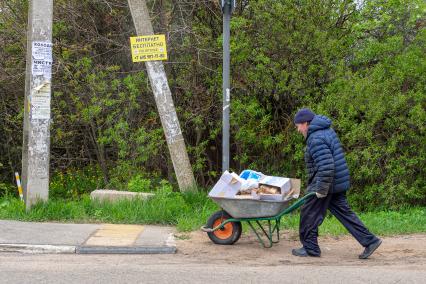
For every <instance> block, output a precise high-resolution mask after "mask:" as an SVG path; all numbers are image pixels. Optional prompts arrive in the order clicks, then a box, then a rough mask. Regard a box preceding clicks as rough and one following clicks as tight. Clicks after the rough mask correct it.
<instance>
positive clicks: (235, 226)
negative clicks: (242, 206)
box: [207, 210, 242, 245]
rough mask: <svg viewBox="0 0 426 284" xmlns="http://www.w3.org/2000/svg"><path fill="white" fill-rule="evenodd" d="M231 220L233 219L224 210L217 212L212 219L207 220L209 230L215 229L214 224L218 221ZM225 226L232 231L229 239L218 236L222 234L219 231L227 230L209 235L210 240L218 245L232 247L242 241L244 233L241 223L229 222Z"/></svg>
mask: <svg viewBox="0 0 426 284" xmlns="http://www.w3.org/2000/svg"><path fill="white" fill-rule="evenodd" d="M230 218H232V217H231V216H230V215H229V214H228V213H226V211H224V210H220V211H217V212H215V213H213V215H211V216H210V218H209V219H208V220H207V228H212V229H213V226H214V223H215V222H217V221H218V220H223V219H225V220H226V219H230ZM221 222H223V221H221ZM219 224H220V223H219ZM228 224H229V225H230V226H229V225H228ZM217 225H218V224H217ZM217 225H216V226H217ZM225 226H227V229H228V230H230V229H232V232H231V233H230V234H231V235H230V236H229V237H226V238H224V237H223V236H222V237H221V236H218V234H220V233H221V232H219V231H221V230H222V231H224V230H225V229H218V230H216V231H214V232H209V233H207V235H208V236H209V238H210V240H212V242H213V243H215V244H218V245H232V244H234V243H235V242H236V241H238V240H239V239H240V237H241V232H242V227H241V222H229V223H227V224H226V225H225ZM231 226H232V227H231Z"/></svg>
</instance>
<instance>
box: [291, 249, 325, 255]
mask: <svg viewBox="0 0 426 284" xmlns="http://www.w3.org/2000/svg"><path fill="white" fill-rule="evenodd" d="M291 253H292V254H293V255H295V256H302V257H306V256H313V257H320V256H321V254H318V255H313V254H309V253H308V252H307V251H306V250H305V248H304V247H301V248H298V249H293V250H292V251H291Z"/></svg>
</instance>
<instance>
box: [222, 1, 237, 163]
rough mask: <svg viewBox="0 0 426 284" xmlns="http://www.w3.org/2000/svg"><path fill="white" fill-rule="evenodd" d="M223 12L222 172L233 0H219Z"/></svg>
mask: <svg viewBox="0 0 426 284" xmlns="http://www.w3.org/2000/svg"><path fill="white" fill-rule="evenodd" d="M221 4H222V12H223V71H222V72H223V73H222V77H223V83H222V91H223V115H222V172H224V171H226V170H229V136H230V135H229V113H230V107H231V89H230V83H229V81H230V79H229V77H230V73H231V71H230V65H231V62H230V61H231V60H230V58H231V53H230V47H229V46H230V43H229V39H230V34H231V28H230V22H231V14H232V11H233V10H234V9H235V5H236V3H235V0H221Z"/></svg>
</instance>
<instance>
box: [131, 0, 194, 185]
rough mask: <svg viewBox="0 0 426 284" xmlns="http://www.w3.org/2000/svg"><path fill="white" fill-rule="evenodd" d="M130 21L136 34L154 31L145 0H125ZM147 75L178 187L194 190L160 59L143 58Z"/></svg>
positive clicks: (191, 174) (152, 32) (189, 165)
mask: <svg viewBox="0 0 426 284" xmlns="http://www.w3.org/2000/svg"><path fill="white" fill-rule="evenodd" d="M128 3H129V7H130V12H131V13H132V18H133V23H134V24H135V28H136V33H137V35H138V36H144V35H153V34H154V31H153V28H152V24H151V20H150V18H149V12H148V8H147V6H146V2H145V0H128ZM145 66H146V69H147V71H148V77H149V80H150V82H151V86H152V90H153V93H154V97H155V102H156V104H157V108H158V112H159V114H160V118H161V124H162V125H163V129H164V134H165V135H166V140H167V145H168V147H169V151H170V156H171V158H172V162H173V167H174V169H175V173H176V178H177V181H178V184H179V188H180V190H181V191H191V190H196V183H195V179H194V174H193V173H192V168H191V164H190V163H189V158H188V153H187V152H186V147H185V141H184V140H183V136H182V131H181V129H180V125H179V120H178V117H177V115H176V110H175V107H174V104H173V99H172V94H171V91H170V88H169V84H168V82H167V76H166V72H165V71H164V66H163V62H161V61H147V62H145Z"/></svg>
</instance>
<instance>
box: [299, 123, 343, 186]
mask: <svg viewBox="0 0 426 284" xmlns="http://www.w3.org/2000/svg"><path fill="white" fill-rule="evenodd" d="M330 126H331V120H330V119H329V118H328V117H325V116H322V115H316V116H315V117H314V119H313V120H312V121H311V123H310V124H309V127H308V135H307V138H306V151H305V162H306V166H307V170H308V191H309V192H310V191H314V192H318V193H321V194H328V193H329V192H331V193H338V192H343V191H346V190H348V189H349V185H350V184H349V169H348V166H347V164H346V160H345V153H344V152H343V149H342V146H341V145H340V141H339V138H338V137H337V134H336V132H334V130H333V129H332V128H330Z"/></svg>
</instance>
